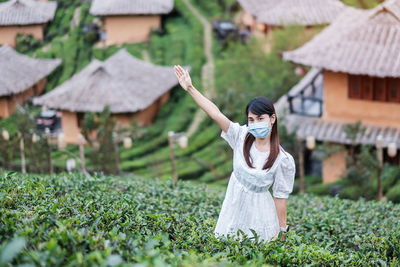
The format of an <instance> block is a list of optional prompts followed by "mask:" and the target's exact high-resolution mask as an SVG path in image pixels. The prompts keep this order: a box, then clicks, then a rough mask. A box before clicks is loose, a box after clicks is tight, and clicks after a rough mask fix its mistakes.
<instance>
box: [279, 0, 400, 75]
mask: <svg viewBox="0 0 400 267" xmlns="http://www.w3.org/2000/svg"><path fill="white" fill-rule="evenodd" d="M283 57H284V59H286V60H291V61H293V62H296V63H299V64H303V65H308V66H314V67H320V68H324V69H327V70H331V71H337V72H345V73H351V74H361V75H370V76H377V77H400V1H398V0H390V1H386V2H384V3H383V4H381V5H379V6H377V7H376V8H374V9H371V10H357V9H354V8H347V9H346V11H344V12H343V13H342V14H341V15H340V16H339V17H338V18H337V20H336V21H335V22H334V23H332V24H331V25H330V26H328V27H327V28H326V29H325V30H323V31H322V32H321V33H320V34H318V35H317V36H315V37H314V38H313V39H312V40H311V41H310V42H308V43H306V44H305V45H303V46H302V47H300V48H298V49H296V50H293V51H290V52H285V53H284V54H283Z"/></svg>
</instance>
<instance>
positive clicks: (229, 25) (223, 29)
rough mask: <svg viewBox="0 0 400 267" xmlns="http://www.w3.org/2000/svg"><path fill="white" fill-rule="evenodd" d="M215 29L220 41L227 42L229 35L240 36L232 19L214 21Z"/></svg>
mask: <svg viewBox="0 0 400 267" xmlns="http://www.w3.org/2000/svg"><path fill="white" fill-rule="evenodd" d="M213 30H214V33H215V34H216V36H217V39H218V40H219V41H220V42H225V40H226V39H227V38H228V37H229V36H232V38H234V39H235V38H238V37H239V30H238V28H237V27H236V26H235V24H234V23H233V22H232V21H230V20H215V21H213Z"/></svg>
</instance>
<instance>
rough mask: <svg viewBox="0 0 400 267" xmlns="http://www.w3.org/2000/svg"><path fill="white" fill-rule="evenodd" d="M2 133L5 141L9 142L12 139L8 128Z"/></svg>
mask: <svg viewBox="0 0 400 267" xmlns="http://www.w3.org/2000/svg"><path fill="white" fill-rule="evenodd" d="M1 135H2V136H3V139H4V141H7V142H8V141H9V140H10V134H9V133H8V131H7V130H6V129H4V130H3V131H2V132H1Z"/></svg>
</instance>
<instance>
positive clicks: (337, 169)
mask: <svg viewBox="0 0 400 267" xmlns="http://www.w3.org/2000/svg"><path fill="white" fill-rule="evenodd" d="M346 155H347V151H346V149H343V150H341V151H339V152H336V153H335V154H333V155H331V156H330V157H329V158H326V159H324V160H323V162H322V183H324V184H328V183H333V182H335V181H337V180H340V179H341V178H342V175H343V174H344V171H345V170H346Z"/></svg>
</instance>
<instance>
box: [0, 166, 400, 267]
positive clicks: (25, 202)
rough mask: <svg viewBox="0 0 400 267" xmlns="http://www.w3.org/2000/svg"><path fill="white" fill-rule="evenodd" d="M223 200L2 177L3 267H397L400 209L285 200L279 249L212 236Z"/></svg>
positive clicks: (75, 179) (161, 185) (154, 185)
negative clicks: (285, 231)
mask: <svg viewBox="0 0 400 267" xmlns="http://www.w3.org/2000/svg"><path fill="white" fill-rule="evenodd" d="M224 194H225V192H224V190H217V189H213V190H210V189H209V188H207V187H206V186H205V185H204V184H198V183H189V182H182V181H179V182H178V184H177V186H176V187H174V186H173V183H172V181H171V179H170V180H169V181H167V182H161V181H160V180H156V179H143V178H140V177H112V176H103V175H99V174H96V175H94V176H85V175H81V174H71V175H68V174H64V173H62V174H59V175H55V176H52V177H49V176H38V175H21V174H16V173H0V201H1V203H2V205H1V206H0V222H1V227H0V255H2V256H1V257H0V260H1V263H0V264H1V265H6V266H7V265H8V266H13V265H22V264H34V265H46V266H47V265H67V266H89V265H118V264H119V266H129V265H130V264H132V263H141V264H143V265H145V266H147V265H150V266H166V265H172V266H193V265H197V266H233V265H235V266H236V265H247V266H261V265H262V264H273V265H282V266H297V265H313V266H315V265H318V266H321V265H323V266H326V265H335V266H337V265H348V266H373V265H391V266H396V265H399V258H400V232H399V229H400V225H399V222H400V217H399V214H400V206H399V205H395V204H393V203H391V202H388V203H379V202H376V201H369V202H365V201H364V200H363V199H361V200H360V201H357V202H355V201H350V200H341V199H338V198H333V197H316V196H312V195H309V194H306V195H303V196H291V197H289V199H288V204H287V207H288V210H287V218H288V223H290V224H291V226H292V228H291V230H290V231H289V233H288V234H287V236H286V240H285V241H284V242H281V241H274V242H270V243H263V242H257V241H256V240H254V239H249V238H244V240H243V241H242V242H240V241H237V240H235V238H234V237H229V238H225V237H222V238H220V239H217V238H215V237H214V235H213V230H214V228H215V224H216V220H217V218H218V213H219V211H220V208H221V205H222V201H223V197H224ZM43 196H46V197H43Z"/></svg>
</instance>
